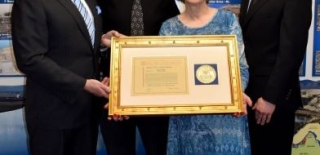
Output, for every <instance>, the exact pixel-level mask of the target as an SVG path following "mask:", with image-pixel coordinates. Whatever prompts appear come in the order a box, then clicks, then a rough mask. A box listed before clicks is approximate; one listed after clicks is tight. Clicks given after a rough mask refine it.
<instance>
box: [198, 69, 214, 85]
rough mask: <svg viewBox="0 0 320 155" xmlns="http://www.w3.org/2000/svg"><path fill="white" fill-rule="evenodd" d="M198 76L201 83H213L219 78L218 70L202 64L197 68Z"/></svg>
mask: <svg viewBox="0 0 320 155" xmlns="http://www.w3.org/2000/svg"><path fill="white" fill-rule="evenodd" d="M196 78H197V79H198V80H199V81H200V82H201V83H205V84H208V83H211V82H213V81H214V80H215V79H216V78H217V73H216V70H215V69H214V68H213V67H212V66H210V65H201V66H200V67H199V68H198V69H197V70H196Z"/></svg>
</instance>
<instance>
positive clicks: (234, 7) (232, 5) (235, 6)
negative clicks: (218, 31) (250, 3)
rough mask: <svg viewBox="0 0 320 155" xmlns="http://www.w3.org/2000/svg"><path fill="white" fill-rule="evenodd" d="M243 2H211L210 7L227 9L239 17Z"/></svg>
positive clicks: (222, 0) (231, 0)
mask: <svg viewBox="0 0 320 155" xmlns="http://www.w3.org/2000/svg"><path fill="white" fill-rule="evenodd" d="M240 4H241V0H210V1H209V6H211V7H214V8H219V9H225V10H229V11H231V12H233V13H234V14H235V15H236V16H237V17H239V14H240Z"/></svg>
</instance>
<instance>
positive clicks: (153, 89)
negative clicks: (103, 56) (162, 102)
mask: <svg viewBox="0 0 320 155" xmlns="http://www.w3.org/2000/svg"><path fill="white" fill-rule="evenodd" d="M132 66H133V80H132V81H133V86H132V88H133V89H132V95H150V94H159V95H165V94H171V95H172V94H186V93H187V92H188V89H187V88H188V85H187V73H186V71H187V62H186V57H135V58H133V65H132Z"/></svg>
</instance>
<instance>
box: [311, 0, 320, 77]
mask: <svg viewBox="0 0 320 155" xmlns="http://www.w3.org/2000/svg"><path fill="white" fill-rule="evenodd" d="M313 17H314V26H313V27H314V34H313V35H314V44H313V65H312V68H313V69H312V76H318V77H319V76H320V44H319V43H320V0H315V7H314V16H313Z"/></svg>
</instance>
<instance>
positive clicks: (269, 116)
mask: <svg viewBox="0 0 320 155" xmlns="http://www.w3.org/2000/svg"><path fill="white" fill-rule="evenodd" d="M271 117H272V115H267V121H266V123H270V121H271Z"/></svg>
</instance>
